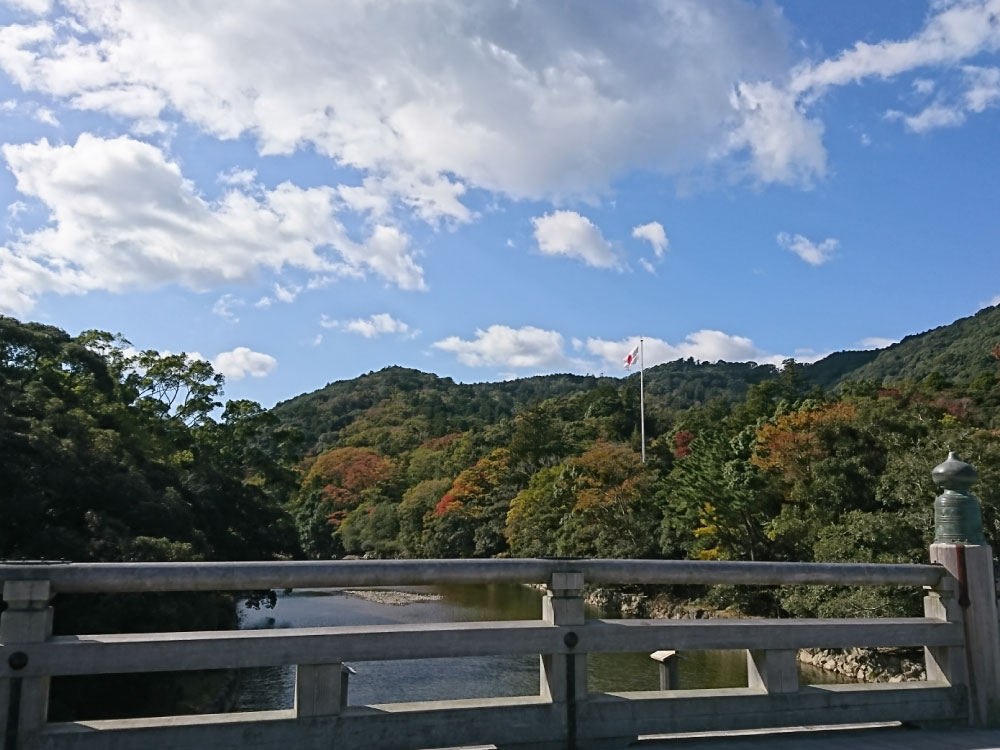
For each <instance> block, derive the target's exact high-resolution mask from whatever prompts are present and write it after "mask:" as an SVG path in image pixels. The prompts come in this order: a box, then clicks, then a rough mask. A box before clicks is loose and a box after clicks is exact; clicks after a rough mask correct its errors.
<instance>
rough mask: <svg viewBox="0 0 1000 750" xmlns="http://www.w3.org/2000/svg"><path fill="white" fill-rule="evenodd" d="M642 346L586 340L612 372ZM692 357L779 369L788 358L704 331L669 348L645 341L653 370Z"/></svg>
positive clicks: (741, 339) (630, 341)
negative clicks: (663, 364) (776, 366)
mask: <svg viewBox="0 0 1000 750" xmlns="http://www.w3.org/2000/svg"><path fill="white" fill-rule="evenodd" d="M638 344H639V337H638V336H632V337H630V338H627V339H621V340H620V341H608V340H606V339H596V338H591V339H587V351H589V352H590V353H591V354H593V355H595V356H597V357H600V359H601V360H602V361H603V362H604V363H605V365H607V366H608V368H609V369H611V370H612V371H615V370H620V369H622V367H623V365H622V360H623V358H624V357H625V355H626V354H628V353H629V352H630V351H632V349H634V348H635V347H636V346H638ZM688 357H693V358H694V359H695V360H697V361H699V362H717V361H719V360H724V361H726V362H757V363H758V364H774V365H779V364H781V362H782V361H783V360H785V359H787V357H785V356H783V355H777V354H768V353H767V352H764V351H762V350H760V349H758V348H757V346H756V345H755V344H754V343H753V341H752V340H751V339H748V338H746V337H744V336H733V335H730V334H728V333H723V332H722V331H712V330H701V331H695V332H694V333H690V334H688V335H687V336H686V337H685V340H684V341H683V342H681V343H680V344H670V343H668V342H666V341H664V340H662V339H657V338H646V339H644V341H643V362H644V364H645V366H646V367H652V366H654V365H659V364H662V363H664V362H672V361H674V360H676V359H687V358H688Z"/></svg>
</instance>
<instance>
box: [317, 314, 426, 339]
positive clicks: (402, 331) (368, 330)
mask: <svg viewBox="0 0 1000 750" xmlns="http://www.w3.org/2000/svg"><path fill="white" fill-rule="evenodd" d="M319 324H320V325H321V326H323V327H324V328H338V329H340V330H342V331H347V332H348V333H356V334H358V335H359V336H364V337H365V338H366V339H373V338H375V337H377V336H381V335H383V334H387V333H398V334H399V335H401V336H403V337H404V338H414V337H416V336H418V335H419V334H420V331H417V330H413V331H411V330H410V326H409V325H408V324H407V323H404V322H403V321H401V320H397V319H396V318H394V317H392V316H391V315H390V314H389V313H377V314H375V315H370V316H369V317H367V318H355V319H354V320H346V321H339V320H331V319H330V318H328V317H327V316H326V315H324V316H322V317H321V318H320V321H319Z"/></svg>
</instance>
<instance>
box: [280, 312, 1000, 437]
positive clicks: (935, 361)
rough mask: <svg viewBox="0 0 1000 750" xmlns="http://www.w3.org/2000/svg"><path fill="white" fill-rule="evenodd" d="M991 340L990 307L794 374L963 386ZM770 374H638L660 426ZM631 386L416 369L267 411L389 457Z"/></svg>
mask: <svg viewBox="0 0 1000 750" xmlns="http://www.w3.org/2000/svg"><path fill="white" fill-rule="evenodd" d="M998 340H1000V307H990V308H986V309H984V310H981V311H980V312H979V313H977V314H976V315H973V316H971V317H968V318H962V319H961V320H958V321H956V322H954V323H951V324H950V325H946V326H941V327H940V328H935V329H934V330H931V331H927V332H925V333H920V334H915V335H913V336H907V337H906V338H905V339H903V340H902V341H901V342H899V343H898V344H893V345H892V346H890V347H888V348H886V349H881V350H877V349H876V350H868V351H844V352H836V353H834V354H831V355H829V356H827V357H824V358H823V359H821V360H819V361H818V362H815V363H813V364H808V365H803V366H802V369H801V375H802V377H803V378H804V379H805V380H806V381H807V382H808V383H810V384H812V385H816V386H819V387H821V388H824V389H831V388H836V387H838V386H840V385H841V384H843V383H846V382H850V381H864V380H872V381H876V382H879V383H881V382H883V381H900V380H913V381H920V380H923V379H924V378H927V377H930V376H933V377H934V378H937V379H940V380H941V381H942V382H954V383H959V384H968V383H972V382H973V381H974V380H975V379H976V378H977V377H980V376H983V374H984V373H986V374H987V375H986V376H991V375H992V373H993V371H994V368H995V360H994V359H993V356H992V355H991V351H992V349H993V347H995V346H996V345H997V341H998ZM779 373H780V370H779V369H778V368H777V367H774V366H773V365H757V364H754V363H752V362H749V363H747V362H695V361H694V360H693V359H686V360H677V361H674V362H668V363H665V364H662V365H657V366H656V367H651V368H649V369H648V370H646V375H645V377H646V395H647V398H648V399H649V413H650V416H651V418H653V419H656V418H659V419H660V420H661V421H664V420H666V421H668V422H669V421H671V420H672V415H673V414H675V413H676V412H678V411H681V410H684V409H689V408H691V407H694V406H701V405H704V404H706V403H709V402H710V401H712V400H721V401H723V402H727V403H735V402H738V401H741V400H742V399H743V398H744V397H745V396H746V394H747V391H748V389H749V388H750V387H751V386H754V385H758V384H760V383H762V382H764V381H766V380H774V379H777V378H778V377H779ZM635 379H637V376H636V375H634V374H633V375H631V376H629V377H625V378H617V377H594V376H589V375H588V376H584V375H569V374H563V375H542V376H535V377H530V378H519V379H516V380H510V381H504V382H498V383H475V384H469V385H463V384H458V383H455V382H454V381H453V380H452V379H451V378H442V377H438V376H437V375H434V374H431V373H425V372H420V371H419V370H412V369H407V368H404V367H387V368H385V369H383V370H380V371H378V372H371V373H368V374H367V375H362V376H360V377H358V378H354V379H353V380H343V381H338V382H335V383H330V384H328V385H327V386H325V387H324V388H321V389H319V390H317V391H313V392H312V393H305V394H302V395H300V396H296V397H295V398H292V399H290V400H288V401H284V402H282V403H279V404H278V405H277V406H275V407H274V409H273V410H272V412H273V414H274V415H275V416H276V417H278V419H279V420H280V421H281V422H282V423H283V424H285V425H288V426H290V427H295V428H296V429H298V430H300V431H301V432H302V433H303V436H304V438H305V445H306V446H307V447H308V448H310V449H311V450H317V449H321V448H323V447H330V446H333V445H369V446H375V447H378V448H379V449H380V450H383V451H385V452H386V453H388V454H393V455H394V454H397V453H399V452H401V451H405V450H410V449H412V448H415V447H416V446H418V445H419V444H421V443H422V442H424V441H425V440H427V439H430V438H437V437H441V436H443V435H447V434H450V433H452V432H465V431H467V430H471V429H476V428H482V427H484V426H486V425H490V424H495V423H496V422H498V421H500V420H503V419H509V418H511V417H513V416H514V415H516V414H517V413H519V412H520V411H522V410H524V409H525V408H527V407H529V406H532V405H534V404H537V403H540V402H542V401H546V400H548V399H556V398H562V397H566V396H570V395H572V394H591V396H590V397H587V398H584V399H583V401H582V402H581V403H580V404H577V406H580V407H582V408H584V409H591V411H593V409H594V408H598V409H600V408H601V407H600V406H599V405H598V406H597V407H595V406H594V401H595V399H596V400H597V401H600V400H601V398H602V397H601V395H600V394H601V393H602V392H604V391H607V390H608V389H615V390H616V389H619V388H625V389H626V390H627V391H631V390H635V391H636V394H633V395H634V396H635V397H636V398H637V389H638V384H637V383H634V382H632V381H633V380H635ZM626 395H627V394H626ZM628 397H631V396H628ZM605 400H606V399H605ZM581 416H582V415H581Z"/></svg>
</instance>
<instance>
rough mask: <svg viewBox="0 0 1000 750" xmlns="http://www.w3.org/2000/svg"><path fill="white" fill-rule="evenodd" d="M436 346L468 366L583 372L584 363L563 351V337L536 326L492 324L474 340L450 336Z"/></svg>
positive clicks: (477, 333)
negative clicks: (521, 326)
mask: <svg viewBox="0 0 1000 750" xmlns="http://www.w3.org/2000/svg"><path fill="white" fill-rule="evenodd" d="M433 346H434V347H435V348H436V349H441V350H443V351H446V352H452V353H454V354H455V355H456V356H457V357H458V361H459V362H461V363H462V364H463V365H468V366H469V367H504V368H507V369H513V370H522V369H532V370H555V369H560V368H562V369H567V370H577V369H580V368H581V366H582V363H580V362H578V361H576V360H572V359H569V358H568V357H567V356H566V355H565V353H564V352H563V336H562V334H561V333H559V332H558V331H546V330H544V329H542V328H535V327H534V326H524V327H523V328H511V327H509V326H505V325H492V326H490V327H489V328H487V329H486V330H485V331H483V330H481V329H479V330H477V331H476V337H475V339H473V340H471V341H466V340H463V339H460V338H459V337H458V336H449V337H448V338H446V339H443V340H441V341H436V342H435V343H434V344H433Z"/></svg>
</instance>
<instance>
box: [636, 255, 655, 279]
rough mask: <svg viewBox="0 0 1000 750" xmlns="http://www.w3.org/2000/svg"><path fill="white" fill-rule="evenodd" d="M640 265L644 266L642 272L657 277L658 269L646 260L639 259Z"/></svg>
mask: <svg viewBox="0 0 1000 750" xmlns="http://www.w3.org/2000/svg"><path fill="white" fill-rule="evenodd" d="M639 265H640V266H642V270H643V271H645V272H646V273H651V274H653V275H654V276H655V275H656V267H655V266H654V265H653V264H652V263H650V262H649V261H648V260H646V259H645V258H639Z"/></svg>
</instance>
